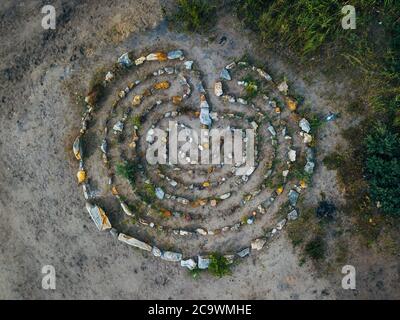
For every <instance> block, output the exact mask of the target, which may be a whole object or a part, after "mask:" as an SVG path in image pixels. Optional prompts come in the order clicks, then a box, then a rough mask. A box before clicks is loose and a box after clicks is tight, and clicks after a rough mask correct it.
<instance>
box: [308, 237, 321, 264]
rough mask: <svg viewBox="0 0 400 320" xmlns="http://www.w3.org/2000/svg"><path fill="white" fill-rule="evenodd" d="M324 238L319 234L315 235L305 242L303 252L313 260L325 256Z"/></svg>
mask: <svg viewBox="0 0 400 320" xmlns="http://www.w3.org/2000/svg"><path fill="white" fill-rule="evenodd" d="M325 248H326V243H325V240H324V239H323V238H322V237H321V236H316V237H315V238H313V239H312V240H310V241H309V242H307V244H306V246H305V248H304V250H305V253H306V254H307V255H308V256H309V257H310V258H312V259H314V260H321V259H322V258H324V257H325Z"/></svg>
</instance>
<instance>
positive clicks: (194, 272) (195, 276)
mask: <svg viewBox="0 0 400 320" xmlns="http://www.w3.org/2000/svg"><path fill="white" fill-rule="evenodd" d="M188 271H189V274H190V275H191V276H192V278H193V279H196V280H197V279H198V278H199V277H200V274H201V273H202V271H203V270H202V269H200V268H198V267H196V268H194V269H193V270H188Z"/></svg>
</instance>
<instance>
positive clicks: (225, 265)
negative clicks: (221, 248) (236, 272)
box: [208, 253, 231, 278]
mask: <svg viewBox="0 0 400 320" xmlns="http://www.w3.org/2000/svg"><path fill="white" fill-rule="evenodd" d="M208 270H209V271H210V273H211V274H212V275H214V276H217V277H220V278H221V277H223V276H226V275H230V274H231V269H230V265H229V262H228V259H226V258H225V257H224V256H223V255H221V254H219V253H213V254H211V255H210V265H209V266H208Z"/></svg>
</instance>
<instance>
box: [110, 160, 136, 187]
mask: <svg viewBox="0 0 400 320" xmlns="http://www.w3.org/2000/svg"><path fill="white" fill-rule="evenodd" d="M115 172H116V174H117V175H119V176H121V177H123V178H125V179H127V180H128V181H129V184H130V185H131V186H132V187H134V186H135V182H136V178H135V176H136V172H137V163H136V162H135V161H125V162H124V163H119V164H117V165H116V167H115Z"/></svg>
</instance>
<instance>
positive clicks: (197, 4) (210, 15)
mask: <svg viewBox="0 0 400 320" xmlns="http://www.w3.org/2000/svg"><path fill="white" fill-rule="evenodd" d="M216 11H217V9H216V6H215V5H214V4H213V3H212V1H207V0H178V9H177V11H176V12H175V13H174V14H173V15H171V17H170V18H169V19H170V21H171V22H172V23H173V25H174V26H175V27H177V28H178V29H181V30H182V31H184V32H196V33H205V32H207V31H209V30H210V29H211V28H212V27H213V26H214V25H215V22H216V16H217V15H216Z"/></svg>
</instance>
